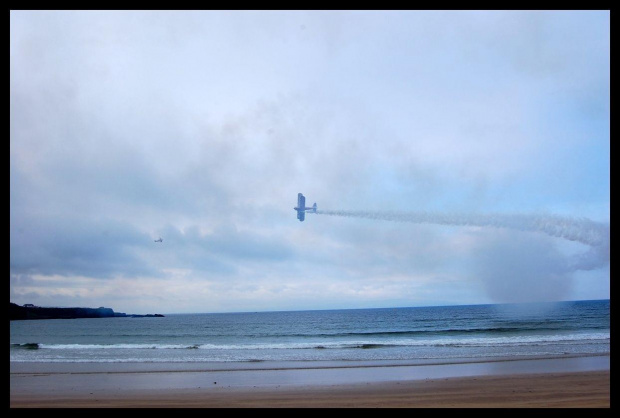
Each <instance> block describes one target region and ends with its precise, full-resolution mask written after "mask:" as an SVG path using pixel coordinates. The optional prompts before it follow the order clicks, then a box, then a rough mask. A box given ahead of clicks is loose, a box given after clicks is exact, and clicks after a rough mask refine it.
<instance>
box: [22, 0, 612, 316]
mask: <svg viewBox="0 0 620 418" xmlns="http://www.w3.org/2000/svg"><path fill="white" fill-rule="evenodd" d="M609 125H610V13H609V11H11V15H10V269H11V272H10V298H11V301H12V302H15V303H18V304H23V303H34V304H37V305H41V306H92V307H97V306H107V307H111V308H112V309H114V310H116V311H121V312H128V313H175V312H221V311H257V310H292V309H328V308H358V307H392V306H424V305H452V304H477V303H497V302H521V301H540V300H573V299H602V298H609V289H610V284H609V280H610V274H609V220H610V211H609V208H610V182H609V177H610V153H609V150H610V147H609V143H610V128H609ZM298 192H302V193H304V195H305V196H306V199H307V203H308V205H311V204H312V203H314V202H315V201H316V202H317V204H318V207H319V210H321V209H323V210H344V211H347V210H365V211H375V212H387V211H401V212H407V211H411V212H420V211H432V212H433V213H443V214H450V213H470V214H477V215H485V214H489V213H495V214H498V213H499V214H502V213H506V214H515V213H517V214H537V215H545V216H556V215H557V216H560V217H562V218H563V219H567V220H568V221H567V222H570V220H571V219H582V218H586V219H589V220H591V221H593V223H594V224H596V226H597V229H596V231H597V233H602V235H603V238H602V239H603V241H604V242H603V244H602V245H596V246H591V245H588V244H586V243H583V242H578V241H571V240H568V239H563V238H561V237H558V236H550V235H549V234H546V233H540V232H536V231H519V230H515V229H511V228H497V227H489V226H477V225H465V226H463V225H441V224H432V223H430V224H429V223H424V224H420V223H413V222H393V221H389V220H381V219H365V218H356V217H342V216H325V215H321V214H318V215H314V214H307V215H306V220H305V221H304V222H299V221H298V220H297V219H296V217H295V212H294V211H293V206H295V204H296V203H297V202H296V198H297V193H298ZM600 231H602V232H600ZM605 234H606V236H605ZM159 237H162V238H163V242H162V243H156V242H154V240H155V239H157V238H159ZM593 255H595V256H596V257H594V256H593Z"/></svg>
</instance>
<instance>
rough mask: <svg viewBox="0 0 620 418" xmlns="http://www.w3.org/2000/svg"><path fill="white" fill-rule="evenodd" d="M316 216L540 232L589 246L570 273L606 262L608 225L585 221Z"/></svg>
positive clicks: (381, 213)
mask: <svg viewBox="0 0 620 418" xmlns="http://www.w3.org/2000/svg"><path fill="white" fill-rule="evenodd" d="M316 213H317V214H320V215H328V216H341V217H349V218H365V219H374V220H383V221H393V222H411V223H417V224H436V225H452V226H479V227H494V228H509V229H514V230H518V231H524V232H540V233H544V234H547V235H549V236H552V237H556V238H561V239H565V240H569V241H575V242H579V243H582V244H585V245H588V246H590V247H591V248H590V250H589V251H587V252H586V253H584V254H581V255H580V256H579V257H577V258H576V259H575V260H573V261H572V262H571V263H570V264H571V268H572V270H592V269H596V268H600V267H603V266H605V265H606V264H607V263H608V262H609V225H608V224H605V223H600V222H594V221H592V220H590V219H587V218H570V217H563V216H558V215H535V214H467V213H438V212H387V211H352V210H317V211H316Z"/></svg>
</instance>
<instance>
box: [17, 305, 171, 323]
mask: <svg viewBox="0 0 620 418" xmlns="http://www.w3.org/2000/svg"><path fill="white" fill-rule="evenodd" d="M119 317H121V318H122V317H128V318H141V317H163V315H161V314H148V315H127V314H125V313H121V312H114V310H112V309H111V308H104V307H100V308H43V307H39V306H34V305H29V304H26V305H24V306H19V305H17V304H15V303H12V302H10V309H9V318H10V320H11V321H13V320H19V319H74V318H119Z"/></svg>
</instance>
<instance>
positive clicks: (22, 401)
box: [10, 356, 610, 408]
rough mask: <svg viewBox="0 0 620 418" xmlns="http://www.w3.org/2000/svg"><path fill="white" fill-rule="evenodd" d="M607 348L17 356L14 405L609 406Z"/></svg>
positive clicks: (13, 371)
mask: <svg viewBox="0 0 620 418" xmlns="http://www.w3.org/2000/svg"><path fill="white" fill-rule="evenodd" d="M609 365H610V358H609V356H593V357H566V358H552V359H522V360H501V361H498V360H493V361H479V360H471V361H462V362H453V363H449V364H447V363H436V364H407V363H406V362H400V363H399V362H356V363H351V364H350V363H346V362H337V363H332V362H320V364H317V363H316V362H299V363H290V362H289V363H284V362H282V363H281V362H272V363H270V362H257V363H235V364H228V363H225V364H222V363H219V364H213V363H204V364H202V363H201V364H174V363H166V364H154V363H143V364H119V363H114V364H105V363H11V371H10V406H11V407H12V408H38V407H67V408H99V407H126V408H145V407H167V408H180V407H184V408H256V407H263V408H282V407H304V408H306V407H307V408H328V407H330V408H366V407H368V408H370V407H372V408H376V407H380V408H414V407H526V408H529V407H553V408H555V407H571V408H572V407H574V408H591V407H602V408H609V407H610V368H609Z"/></svg>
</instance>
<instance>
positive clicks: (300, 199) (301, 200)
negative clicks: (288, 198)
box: [293, 193, 316, 222]
mask: <svg viewBox="0 0 620 418" xmlns="http://www.w3.org/2000/svg"><path fill="white" fill-rule="evenodd" d="M293 209H295V210H296V211H297V219H299V222H303V220H304V219H305V218H306V211H310V213H316V203H315V204H314V205H312V207H311V208H308V207H306V198H305V196H304V195H303V194H301V193H297V206H296V207H294V208H293Z"/></svg>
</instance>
